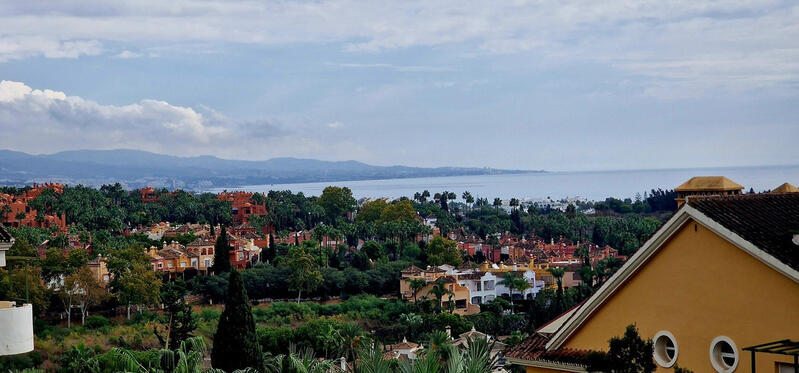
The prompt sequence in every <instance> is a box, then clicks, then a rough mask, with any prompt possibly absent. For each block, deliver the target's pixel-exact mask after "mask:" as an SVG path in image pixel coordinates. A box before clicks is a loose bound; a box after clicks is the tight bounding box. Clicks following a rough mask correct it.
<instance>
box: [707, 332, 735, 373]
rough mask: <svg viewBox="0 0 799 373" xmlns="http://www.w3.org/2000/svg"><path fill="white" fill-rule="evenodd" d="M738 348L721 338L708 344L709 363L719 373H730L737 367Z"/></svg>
mask: <svg viewBox="0 0 799 373" xmlns="http://www.w3.org/2000/svg"><path fill="white" fill-rule="evenodd" d="M738 360H739V359H738V348H737V347H736V346H735V343H734V342H733V341H732V339H729V338H727V337H724V336H721V337H716V338H715V339H713V342H711V343H710V363H711V364H712V365H713V368H715V369H716V371H717V372H720V373H731V372H734V371H735V368H736V367H738Z"/></svg>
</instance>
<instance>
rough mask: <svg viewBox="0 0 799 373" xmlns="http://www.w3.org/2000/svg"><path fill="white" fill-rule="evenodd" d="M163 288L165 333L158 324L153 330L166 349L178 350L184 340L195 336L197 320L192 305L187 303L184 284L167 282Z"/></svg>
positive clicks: (163, 325) (163, 324) (163, 323)
mask: <svg viewBox="0 0 799 373" xmlns="http://www.w3.org/2000/svg"><path fill="white" fill-rule="evenodd" d="M161 290H162V291H161V301H162V302H163V304H164V320H163V322H162V323H161V324H162V327H163V329H164V331H163V334H164V335H162V332H159V330H158V327H156V326H154V327H153V332H154V333H155V336H156V337H157V338H158V340H159V341H160V342H161V345H162V346H163V347H164V348H165V349H171V350H177V349H178V348H180V344H181V343H183V341H185V340H187V339H189V338H191V337H193V335H192V333H193V332H194V330H195V329H197V320H195V319H194V315H193V314H192V312H191V305H189V304H188V303H186V300H185V297H184V296H185V294H186V289H185V288H184V287H183V286H180V285H178V284H175V283H166V284H164V286H163V288H162V289H161Z"/></svg>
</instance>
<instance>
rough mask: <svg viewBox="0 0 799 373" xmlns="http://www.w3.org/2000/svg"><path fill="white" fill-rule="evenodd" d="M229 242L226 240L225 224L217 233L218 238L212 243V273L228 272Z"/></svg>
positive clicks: (229, 266)
mask: <svg viewBox="0 0 799 373" xmlns="http://www.w3.org/2000/svg"><path fill="white" fill-rule="evenodd" d="M230 268H231V265H230V243H228V240H227V232H225V226H222V230H221V232H220V233H219V238H217V239H216V244H215V245H214V273H215V274H217V275H219V274H222V273H224V272H230Z"/></svg>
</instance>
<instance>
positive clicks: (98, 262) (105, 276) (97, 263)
mask: <svg viewBox="0 0 799 373" xmlns="http://www.w3.org/2000/svg"><path fill="white" fill-rule="evenodd" d="M86 265H87V266H88V267H89V269H90V270H91V271H92V274H93V275H94V279H95V280H97V282H99V283H101V284H103V285H106V286H108V284H110V283H111V272H110V271H108V263H107V262H106V260H105V258H104V257H103V255H102V254H98V255H97V258H94V259H92V260H89V261H88V262H86Z"/></svg>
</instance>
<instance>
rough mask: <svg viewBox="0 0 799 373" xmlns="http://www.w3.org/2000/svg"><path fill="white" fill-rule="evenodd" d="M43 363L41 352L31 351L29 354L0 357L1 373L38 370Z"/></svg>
mask: <svg viewBox="0 0 799 373" xmlns="http://www.w3.org/2000/svg"><path fill="white" fill-rule="evenodd" d="M42 361H43V359H42V355H41V354H40V353H39V351H31V352H28V353H27V354H22V355H13V356H0V371H1V372H13V371H17V370H23V369H30V368H36V367H37V366H39V364H41V363H42Z"/></svg>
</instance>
